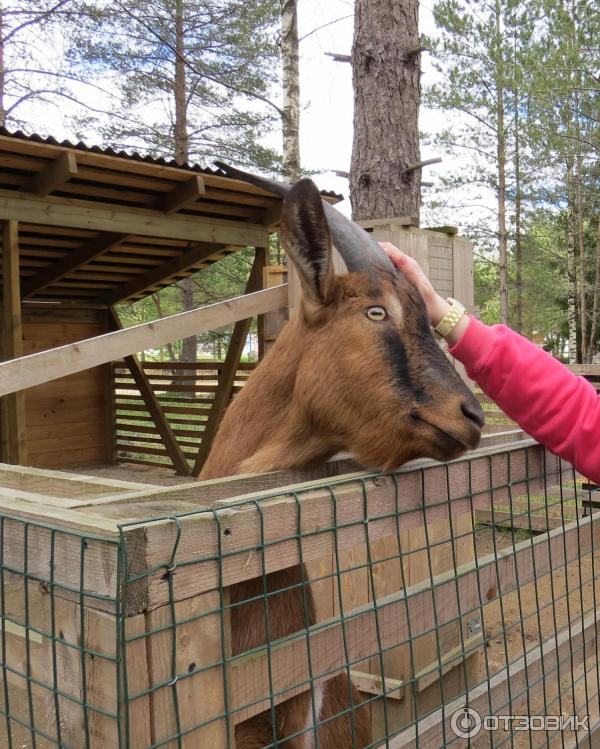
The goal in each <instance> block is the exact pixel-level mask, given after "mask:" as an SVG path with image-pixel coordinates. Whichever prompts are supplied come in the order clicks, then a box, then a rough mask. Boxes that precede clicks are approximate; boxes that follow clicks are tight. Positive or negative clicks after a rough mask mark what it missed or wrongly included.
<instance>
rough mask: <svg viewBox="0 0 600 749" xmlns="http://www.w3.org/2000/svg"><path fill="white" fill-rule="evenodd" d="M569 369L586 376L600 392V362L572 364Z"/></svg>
mask: <svg viewBox="0 0 600 749" xmlns="http://www.w3.org/2000/svg"><path fill="white" fill-rule="evenodd" d="M569 369H570V370H571V372H574V373H575V374H577V375H582V376H583V377H585V379H586V380H589V381H590V382H591V383H592V385H595V386H596V390H598V391H599V392H600V364H571V365H569Z"/></svg>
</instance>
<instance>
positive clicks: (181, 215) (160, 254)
mask: <svg viewBox="0 0 600 749" xmlns="http://www.w3.org/2000/svg"><path fill="white" fill-rule="evenodd" d="M323 195H324V197H325V198H327V199H329V200H331V202H336V201H337V200H338V199H339V198H338V197H337V196H335V195H334V194H333V193H323ZM280 210H281V200H280V199H279V198H276V197H274V196H272V195H269V194H267V193H265V192H264V191H263V190H260V189H259V188H256V187H253V186H252V185H248V184H246V183H243V182H240V181H238V180H233V179H231V178H229V177H225V176H223V175H222V174H220V173H219V172H218V171H216V170H212V169H204V168H200V167H198V166H178V165H176V164H175V163H174V162H167V161H165V160H163V159H154V158H150V157H143V156H140V155H138V154H130V153H124V152H120V153H117V152H115V151H113V150H110V149H100V148H95V147H94V148H90V147H88V146H86V145H84V144H81V143H79V144H72V143H69V142H61V143H59V142H57V141H56V140H54V139H52V138H45V139H44V138H41V137H39V136H36V135H34V136H26V135H24V134H22V133H9V132H7V131H6V130H3V129H0V224H1V228H2V266H1V270H2V290H3V291H2V323H3V324H2V358H3V359H13V358H17V357H19V356H21V355H22V354H30V353H34V352H37V351H41V350H44V349H49V348H54V347H56V346H60V345H64V344H68V343H72V342H75V341H78V340H82V339H88V338H91V337H94V336H98V335H101V334H103V333H107V332H109V331H111V330H114V329H115V328H116V327H117V326H118V318H117V317H116V315H115V313H114V310H113V307H114V305H118V304H121V303H123V302H131V301H135V300H139V299H142V298H144V297H145V296H147V295H149V294H153V293H155V292H157V291H159V290H160V289H162V288H164V287H166V286H169V285H170V284H173V283H175V282H176V281H178V280H181V279H183V278H185V277H186V276H188V275H190V274H192V273H195V272H197V271H198V270H201V269H202V268H205V267H207V266H208V265H210V264H211V263H214V262H216V261H218V260H220V259H221V258H223V257H225V256H226V255H228V254H230V253H232V252H235V251H236V250H239V249H241V248H243V247H247V246H252V247H255V248H256V250H257V253H256V269H255V272H254V274H253V278H252V279H251V280H252V283H253V287H252V288H253V289H256V288H260V287H261V284H262V273H261V266H262V265H264V263H265V252H264V248H266V246H267V245H268V242H269V235H270V232H271V231H272V227H273V225H274V224H276V223H277V220H278V216H279V213H280ZM249 290H251V289H249ZM242 322H243V321H242ZM215 327H219V326H218V325H217V326H215ZM241 327H243V326H241ZM242 332H243V331H242V330H241V328H240V330H238V335H237V336H236V341H237V348H238V349H239V350H240V353H241V348H240V343H239V340H240V338H241V337H242V336H241V333H242ZM244 337H245V336H244ZM241 346H242V347H243V341H242V343H241ZM234 358H235V357H234ZM237 359H238V361H239V355H238V356H237ZM125 363H126V365H127V367H128V369H129V370H130V373H131V375H132V377H133V379H134V380H135V382H136V384H137V386H138V388H139V390H140V393H141V395H142V398H143V400H144V402H145V405H146V407H147V408H148V411H149V412H150V413H151V415H152V417H153V420H154V422H155V425H156V429H157V431H158V433H159V434H160V436H161V438H162V441H163V444H164V445H165V447H166V448H167V451H168V454H169V456H170V458H171V459H172V461H173V464H174V465H175V467H176V468H177V469H178V470H179V471H180V472H186V471H187V470H188V464H187V461H186V459H185V457H184V456H183V455H182V453H181V449H180V448H179V446H178V444H177V441H176V440H175V439H174V437H173V434H172V432H171V430H170V428H169V425H168V422H167V421H166V419H165V418H164V414H162V413H161V408H160V404H159V403H158V401H157V399H156V398H155V397H154V396H153V392H152V388H151V387H150V385H149V384H148V382H147V378H146V377H145V375H144V372H143V369H142V368H141V367H140V366H139V363H138V362H137V360H136V359H135V358H134V357H127V359H126V361H125ZM112 388H113V380H112V374H111V372H110V370H109V367H108V366H107V365H102V366H98V367H94V368H91V369H88V370H86V371H84V372H81V373H79V374H74V375H72V376H70V377H66V378H63V379H61V380H58V381H56V382H53V383H47V384H45V385H42V386H39V387H36V388H32V389H30V390H28V391H27V392H26V393H18V394H15V395H11V396H7V397H6V398H4V399H3V401H2V410H1V416H0V423H1V425H2V455H1V459H2V460H4V461H5V462H10V463H20V464H32V465H36V466H42V467H43V466H55V467H64V466H68V465H75V464H81V463H94V462H97V463H107V462H111V460H112V455H113V451H114V447H113V442H114V434H113V431H114V429H113V426H114V425H113V414H112V412H113V407H112V395H111V391H112Z"/></svg>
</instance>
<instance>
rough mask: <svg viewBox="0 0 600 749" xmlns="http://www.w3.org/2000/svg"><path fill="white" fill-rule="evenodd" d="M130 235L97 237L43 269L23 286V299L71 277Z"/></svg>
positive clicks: (109, 233) (114, 234) (114, 233)
mask: <svg viewBox="0 0 600 749" xmlns="http://www.w3.org/2000/svg"><path fill="white" fill-rule="evenodd" d="M128 236H129V235H127V234H118V233H116V232H108V233H106V234H99V235H98V236H97V237H94V238H93V239H90V240H89V242H86V243H85V244H84V245H83V246H82V247H80V248H79V249H78V250H74V251H72V252H69V254H68V255H65V256H64V257H63V258H61V259H60V260H59V261H58V262H55V263H52V264H51V265H49V266H47V267H46V268H42V270H40V271H39V272H38V273H36V274H35V275H34V276H30V277H29V278H27V279H25V280H24V281H23V284H22V292H21V294H22V297H23V299H26V298H28V297H30V296H33V295H34V294H37V293H38V292H40V291H43V289H45V288H47V287H48V286H51V285H52V284H53V283H56V281H60V279H61V278H64V277H65V276H67V275H69V273H72V272H73V271H75V270H77V269H78V268H81V267H82V266H83V265H85V264H86V263H89V262H90V261H91V260H95V259H96V258H99V257H101V256H102V255H105V254H106V253H107V252H109V251H110V250H112V249H113V248H114V247H116V246H117V245H119V244H121V243H122V242H124V241H125V240H126V239H127V238H128Z"/></svg>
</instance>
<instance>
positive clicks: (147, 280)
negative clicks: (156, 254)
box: [101, 243, 239, 306]
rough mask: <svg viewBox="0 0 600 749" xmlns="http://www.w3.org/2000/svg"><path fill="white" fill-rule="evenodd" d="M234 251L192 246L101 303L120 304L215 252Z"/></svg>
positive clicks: (120, 287) (109, 293) (235, 247)
mask: <svg viewBox="0 0 600 749" xmlns="http://www.w3.org/2000/svg"><path fill="white" fill-rule="evenodd" d="M235 249H239V248H238V247H237V246H234V245H225V246H223V245H221V244H214V243H211V244H199V245H194V246H192V247H190V248H189V249H187V250H185V251H184V252H182V253H181V254H180V255H178V256H177V257H174V258H172V259H171V260H167V261H166V262H165V263H162V265H159V266H158V267H156V268H152V270H149V271H148V272H147V273H144V274H143V275H141V276H136V278H134V279H133V280H131V281H128V282H127V283H124V284H122V285H121V286H118V287H117V288H116V289H111V291H109V292H107V293H106V294H104V295H103V296H102V297H101V301H102V302H103V303H104V304H108V305H111V306H112V305H113V304H120V303H121V302H124V301H126V300H127V299H130V298H131V297H132V296H135V295H136V294H141V293H142V292H143V291H146V289H151V288H152V287H153V286H156V284H159V283H161V282H163V281H167V280H168V279H169V278H172V277H173V276H174V275H176V274H177V273H182V272H184V271H186V270H188V269H189V268H191V267H192V266H194V265H196V264H197V263H201V262H202V261H203V260H206V259H207V258H209V257H210V256H211V255H214V254H215V253H217V252H228V251H233V250H235Z"/></svg>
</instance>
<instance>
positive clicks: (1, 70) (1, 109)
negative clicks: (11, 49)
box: [0, 4, 6, 127]
mask: <svg viewBox="0 0 600 749" xmlns="http://www.w3.org/2000/svg"><path fill="white" fill-rule="evenodd" d="M5 96H6V68H5V64H4V10H3V9H2V5H1V4H0V127H5V126H6V107H5V105H4V101H5Z"/></svg>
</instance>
